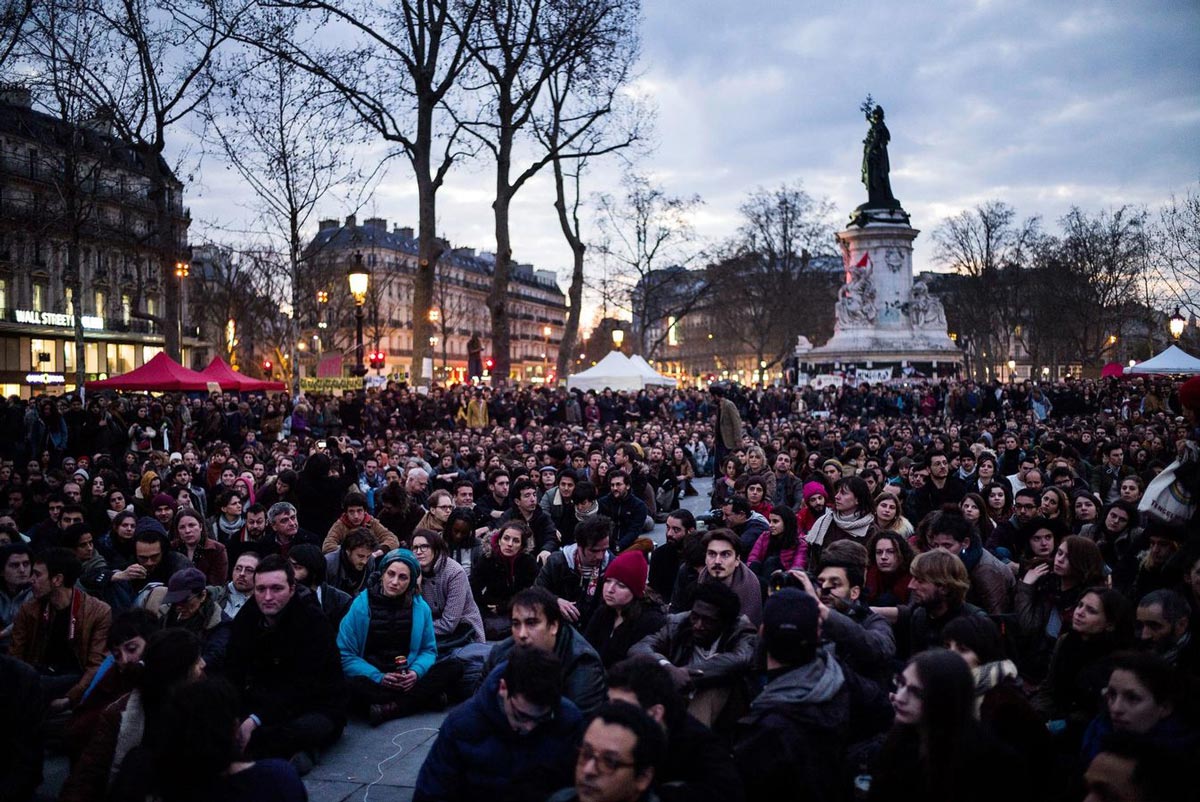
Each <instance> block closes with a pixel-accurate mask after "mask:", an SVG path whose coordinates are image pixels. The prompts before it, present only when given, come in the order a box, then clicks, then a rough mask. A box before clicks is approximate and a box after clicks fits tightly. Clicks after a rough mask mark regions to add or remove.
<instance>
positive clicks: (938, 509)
mask: <svg viewBox="0 0 1200 802" xmlns="http://www.w3.org/2000/svg"><path fill="white" fill-rule="evenodd" d="M1198 412H1200V379H1194V380H1190V381H1189V382H1187V383H1183V384H1180V383H1178V382H1173V381H1170V380H1167V379H1158V380H1144V379H1136V380H1132V381H1117V380H1108V381H1105V382H1103V383H1098V382H1090V381H1071V380H1068V381H1065V382H1057V383H1053V384H1051V383H1042V384H1038V385H1035V384H1033V383H1031V382H1024V383H1008V384H1000V383H991V384H976V383H974V382H971V381H961V382H960V381H952V380H943V381H940V382H914V383H909V384H902V385H894V386H893V385H888V386H878V385H877V386H868V385H863V386H858V387H853V386H845V387H841V388H827V389H825V390H823V391H819V392H818V391H814V390H809V389H803V388H781V387H773V388H740V387H735V386H728V385H713V386H711V387H709V388H704V389H699V388H697V389H686V390H683V389H681V390H672V391H665V390H663V391H657V392H656V391H642V392H639V393H614V392H612V391H610V390H605V391H603V392H601V393H594V392H589V393H578V392H567V391H566V390H561V389H551V388H535V389H521V388H499V389H493V388H486V387H476V386H467V385H460V386H455V387H451V388H438V387H435V388H434V389H433V390H432V392H431V393H428V394H426V393H417V392H413V391H411V390H410V389H409V388H406V387H404V386H403V385H395V384H392V385H388V387H387V388H386V389H384V390H382V391H378V390H372V391H369V392H366V393H364V392H357V393H355V392H350V393H346V394H344V395H343V396H341V397H331V396H315V397H307V398H306V397H301V398H299V399H296V400H294V401H293V400H292V399H289V398H287V397H286V396H283V395H279V396H251V397H247V398H237V397H231V396H221V395H219V394H212V395H210V396H208V397H196V398H187V397H181V396H170V395H166V396H154V397H151V396H148V395H132V394H122V395H111V394H104V395H99V396H94V397H92V396H89V397H88V398H87V401H86V404H85V403H84V401H83V400H82V399H80V398H78V397H75V396H68V397H62V398H54V397H39V398H35V399H33V400H32V401H28V402H26V401H21V400H19V399H15V398H14V399H10V400H8V401H0V429H2V430H3V432H2V436H0V567H2V568H3V579H2V581H0V651H2V652H3V654H2V655H0V689H3V694H0V711H2V715H0V721H3V722H4V724H3V725H0V741H2V742H3V746H2V747H0V799H2V800H10V799H11V800H25V799H29V798H31V797H32V795H33V794H34V793H35V791H36V789H37V788H38V786H39V785H40V783H41V780H42V764H43V757H44V754H45V753H46V751H47V750H49V751H50V752H52V753H57V754H64V755H66V756H67V757H68V759H69V761H70V772H69V776H68V778H67V780H66V783H65V785H64V786H63V788H62V790H61V796H60V798H61V799H64V800H68V801H72V800H73V801H75V802H89V801H94V802H100V801H101V800H134V799H137V800H145V799H160V800H164V802H174V801H175V800H200V799H206V800H208V799H227V800H235V801H236V800H250V799H279V800H289V801H290V800H300V799H305V798H306V792H305V789H304V785H303V783H302V782H301V781H300V779H299V777H300V776H302V775H303V774H305V773H306V772H307V771H308V770H310V769H311V768H312V766H313V765H314V763H315V762H317V761H319V760H320V757H321V753H322V751H323V750H325V749H327V748H328V747H330V746H331V745H333V744H334V743H336V742H337V741H338V739H339V738H340V737H341V736H342V733H343V730H344V728H345V727H346V724H347V721H348V719H349V717H358V718H362V719H364V720H365V721H367V722H369V723H370V725H372V726H378V725H380V724H382V723H383V722H386V721H389V720H393V719H397V718H402V717H405V716H409V715H412V714H414V713H417V712H421V711H432V710H448V711H449V712H448V713H447V715H446V717H445V720H444V723H443V725H442V727H441V729H440V732H439V734H438V736H437V738H436V740H435V742H434V743H433V746H432V749H431V751H430V753H429V755H428V757H427V759H426V761H425V763H424V765H423V766H422V767H421V770H420V774H419V776H418V779H417V784H416V789H415V793H414V799H417V800H460V799H461V800H466V799H474V798H492V799H499V800H508V799H511V800H544V799H553V800H574V799H580V800H588V801H589V802H598V801H599V800H606V801H610V802H635V800H665V801H667V802H670V801H671V800H681V801H682V800H714V801H715V800H723V801H726V802H728V801H730V800H732V801H734V802H736V800H740V799H746V800H759V799H767V798H789V799H813V800H850V799H870V800H885V799H887V800H890V799H893V798H897V797H899V798H907V797H911V796H915V795H916V794H917V793H919V794H920V797H921V798H922V799H924V800H930V801H931V802H938V801H940V800H946V801H947V802H949V801H950V800H963V799H984V800H989V799H997V800H1000V799H1005V800H1011V799H1013V798H1020V797H1024V798H1031V799H1035V800H1046V802H1057V800H1078V799H1083V798H1087V799H1089V800H1131V801H1132V800H1141V801H1142V802H1173V801H1174V800H1182V799H1190V798H1194V793H1195V792H1194V783H1191V782H1190V780H1189V779H1188V778H1187V776H1186V770H1187V768H1188V765H1189V764H1188V761H1189V758H1192V757H1196V756H1198V752H1197V750H1198V748H1200V718H1198V715H1197V713H1198V711H1197V710H1196V709H1195V701H1194V700H1195V699H1196V698H1198V697H1197V694H1196V693H1195V690H1196V683H1197V681H1200V635H1196V634H1194V633H1195V632H1196V628H1197V627H1200V535H1197V534H1196V533H1197V532H1200V516H1196V515H1195V510H1194V502H1192V501H1190V499H1197V498H1200V467H1198V466H1197V464H1196V462H1195V459H1194V457H1195V453H1196V448H1197V445H1196V444H1197V442H1198V440H1200V436H1198V434H1197V414H1198ZM1180 457H1182V458H1183V461H1182V464H1172V463H1174V462H1175V461H1176V460H1177V458H1180ZM1164 471H1166V472H1167V473H1165V474H1164V473H1163V472H1164ZM707 476H711V477H712V484H711V487H712V490H711V502H710V503H707V504H704V505H703V506H705V507H708V508H710V511H709V512H708V513H707V514H704V515H695V514H693V513H692V512H690V511H689V510H688V509H686V508H684V506H683V505H682V501H683V499H684V498H685V497H686V496H689V495H697V494H698V493H699V492H701V491H702V489H703V490H704V491H707V483H706V482H705V483H702V482H699V481H698V479H699V478H700V477H707ZM1164 478H1165V479H1168V480H1172V481H1169V482H1164V481H1163V479H1164ZM1172 482H1173V483H1172ZM1164 485H1167V487H1166V489H1164ZM1160 495H1161V496H1162V497H1163V498H1165V499H1167V501H1166V508H1169V509H1170V510H1173V511H1175V512H1178V511H1179V510H1180V509H1183V510H1185V511H1189V514H1191V516H1192V517H1191V518H1190V519H1188V520H1178V519H1172V520H1171V521H1170V522H1168V520H1167V518H1169V517H1170V516H1169V515H1165V514H1164V512H1163V510H1164V507H1162V505H1158V504H1157V503H1156V499H1157V498H1159V496H1160ZM1167 496H1171V497H1170V498H1167ZM1152 502H1155V503H1152ZM1189 505H1193V506H1189ZM687 506H688V507H692V506H694V505H692V504H689V505H687ZM1177 517H1178V516H1176V518H1177ZM656 525H665V531H666V536H665V542H662V543H657V544H656V543H655V541H654V539H652V538H651V537H650V534H651V533H652V532H653V531H654V529H655V527H656ZM1014 795H1015V796H1014Z"/></svg>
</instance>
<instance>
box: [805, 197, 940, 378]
mask: <svg viewBox="0 0 1200 802" xmlns="http://www.w3.org/2000/svg"><path fill="white" fill-rule="evenodd" d="M908 219H909V218H908V213H907V212H905V211H904V210H903V209H859V210H856V214H855V219H854V220H853V221H852V223H851V225H850V227H849V228H847V229H846V230H844V231H840V232H838V234H837V240H838V244H839V245H840V246H841V249H842V260H843V263H844V265H845V278H846V280H845V284H844V285H843V287H842V289H841V290H840V291H839V294H838V301H837V304H836V305H835V309H834V313H835V315H836V316H837V317H836V323H835V325H834V334H833V337H832V338H830V340H829V342H827V343H825V344H824V345H822V346H820V347H819V348H814V349H812V350H811V351H808V352H807V353H805V354H800V353H798V352H797V354H796V355H797V357H799V358H800V359H801V361H802V362H812V363H822V362H844V363H851V364H856V363H862V362H866V361H871V362H882V363H888V362H898V363H905V362H910V363H911V362H916V363H937V364H939V365H940V364H944V363H945V364H958V363H960V362H961V361H962V352H961V351H959V349H958V348H957V346H955V344H954V342H953V341H952V340H951V339H950V336H949V335H948V334H947V333H946V315H945V311H944V310H943V309H942V305H941V302H940V301H938V300H937V299H936V298H933V297H931V296H930V295H929V292H928V288H926V287H925V285H924V284H923V283H921V282H917V284H916V286H915V287H914V284H913V267H912V243H913V240H915V239H916V238H917V235H918V234H919V233H920V232H919V231H918V230H917V229H915V228H913V227H912V226H910V225H909V224H908Z"/></svg>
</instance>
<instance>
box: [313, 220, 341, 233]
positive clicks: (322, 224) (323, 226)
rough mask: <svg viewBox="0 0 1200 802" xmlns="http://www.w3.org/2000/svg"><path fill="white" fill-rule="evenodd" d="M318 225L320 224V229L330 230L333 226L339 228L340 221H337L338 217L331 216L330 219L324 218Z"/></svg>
mask: <svg viewBox="0 0 1200 802" xmlns="http://www.w3.org/2000/svg"><path fill="white" fill-rule="evenodd" d="M318 226H319V228H318V230H319V231H328V230H329V229H331V228H337V227H338V221H337V218H336V217H331V218H329V219H328V220H322V221H321V222H320V223H319V224H318Z"/></svg>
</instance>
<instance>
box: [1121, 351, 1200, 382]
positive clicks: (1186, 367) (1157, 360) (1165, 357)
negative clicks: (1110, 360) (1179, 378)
mask: <svg viewBox="0 0 1200 802" xmlns="http://www.w3.org/2000/svg"><path fill="white" fill-rule="evenodd" d="M1125 372H1126V373H1127V374H1133V375H1145V374H1147V373H1167V374H1176V375H1178V374H1184V375H1188V376H1194V375H1197V374H1200V359H1197V358H1196V357H1194V356H1192V355H1191V354H1189V353H1188V352H1187V351H1184V350H1183V349H1182V348H1180V347H1179V346H1177V345H1172V346H1170V347H1169V348H1167V350H1165V351H1163V352H1162V353H1161V354H1156V355H1155V356H1152V357H1151V358H1149V359H1147V360H1146V361H1145V362H1139V363H1138V364H1136V365H1134V366H1133V367H1131V368H1125Z"/></svg>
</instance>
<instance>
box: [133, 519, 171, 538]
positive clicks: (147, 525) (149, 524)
mask: <svg viewBox="0 0 1200 802" xmlns="http://www.w3.org/2000/svg"><path fill="white" fill-rule="evenodd" d="M142 532H153V533H154V534H156V535H159V536H161V537H166V536H167V528H166V527H165V526H163V525H162V524H161V523H159V522H158V519H157V518H150V517H148V516H142V517H141V518H138V521H137V525H136V526H135V527H134V529H133V536H134V537H137V536H138V535H140V534H141V533H142Z"/></svg>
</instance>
